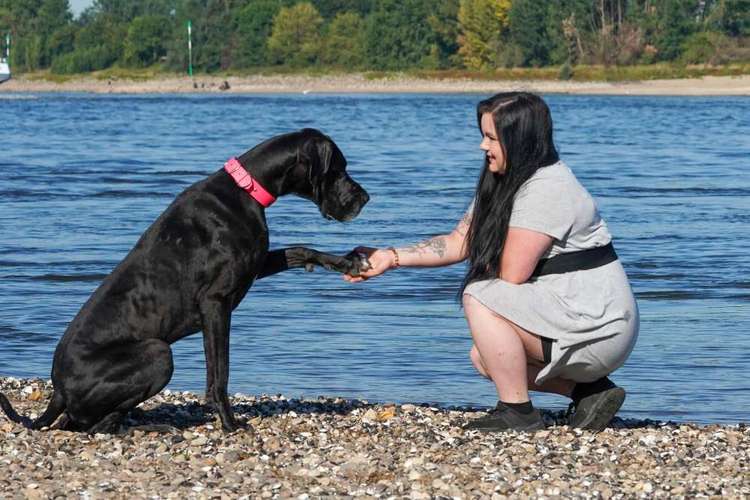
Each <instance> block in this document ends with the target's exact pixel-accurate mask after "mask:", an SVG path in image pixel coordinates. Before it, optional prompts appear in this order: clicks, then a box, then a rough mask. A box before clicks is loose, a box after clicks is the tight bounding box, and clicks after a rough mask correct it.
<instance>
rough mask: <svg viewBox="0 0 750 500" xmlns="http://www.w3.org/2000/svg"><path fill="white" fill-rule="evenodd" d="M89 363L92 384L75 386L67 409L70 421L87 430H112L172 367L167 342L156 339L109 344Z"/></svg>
mask: <svg viewBox="0 0 750 500" xmlns="http://www.w3.org/2000/svg"><path fill="white" fill-rule="evenodd" d="M92 365H93V366H90V367H89V372H90V373H92V374H95V375H96V378H95V382H94V385H93V386H78V387H76V395H77V396H78V397H77V398H71V401H70V406H69V408H68V410H67V413H68V415H69V416H70V419H71V420H72V424H73V425H74V426H75V427H76V428H81V429H84V430H87V431H88V432H90V433H96V432H102V433H112V432H116V431H117V430H118V428H119V424H120V422H121V420H122V418H123V417H124V416H125V415H127V413H128V412H129V411H130V410H132V409H133V408H135V407H136V406H138V405H139V404H140V403H142V402H143V401H146V400H147V399H148V398H150V397H151V396H153V395H155V394H157V393H158V392H159V391H160V390H162V389H163V388H164V386H166V385H167V383H169V380H170V379H171V378H172V371H173V369H174V365H173V362H172V350H171V349H170V347H169V344H167V343H166V342H164V341H162V340H158V339H147V340H143V341H140V342H133V343H130V344H126V345H117V346H112V347H109V348H107V349H106V351H104V352H102V353H100V354H99V355H98V357H97V359H96V361H95V362H94V363H92Z"/></svg>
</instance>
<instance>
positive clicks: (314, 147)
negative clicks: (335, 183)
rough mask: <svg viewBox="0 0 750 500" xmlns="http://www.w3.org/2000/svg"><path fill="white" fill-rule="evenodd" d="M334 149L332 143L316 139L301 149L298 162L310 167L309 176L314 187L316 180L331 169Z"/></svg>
mask: <svg viewBox="0 0 750 500" xmlns="http://www.w3.org/2000/svg"><path fill="white" fill-rule="evenodd" d="M334 147H335V146H334V145H333V143H331V141H328V140H321V139H317V138H316V139H313V140H309V141H307V142H306V143H305V144H304V145H303V146H302V147H301V148H300V150H299V153H298V161H299V163H301V164H306V165H308V166H309V168H308V170H307V176H308V178H309V180H310V182H311V183H312V184H313V185H315V184H316V183H315V182H314V179H316V178H320V177H322V176H323V175H325V174H326V172H328V169H329V168H331V161H332V158H333V153H334V151H333V148H334Z"/></svg>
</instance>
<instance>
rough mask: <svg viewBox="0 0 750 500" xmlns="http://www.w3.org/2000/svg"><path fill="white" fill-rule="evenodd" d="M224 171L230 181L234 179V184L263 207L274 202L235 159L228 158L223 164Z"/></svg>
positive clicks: (270, 195)
mask: <svg viewBox="0 0 750 500" xmlns="http://www.w3.org/2000/svg"><path fill="white" fill-rule="evenodd" d="M224 170H226V171H227V173H228V174H229V175H231V176H232V179H234V182H236V183H237V185H238V186H239V187H241V188H242V189H244V190H245V191H247V194H249V195H250V196H252V197H253V198H255V200H256V201H257V202H258V203H260V204H261V205H263V206H264V207H266V208H267V207H269V206H270V205H271V204H272V203H273V202H274V201H276V198H275V197H274V196H273V195H272V194H271V193H269V192H268V191H266V190H265V189H264V188H263V186H261V185H260V183H259V182H258V181H257V180H256V179H253V176H252V175H250V173H249V172H248V171H247V170H245V169H244V168H243V166H242V165H241V164H240V162H239V161H238V160H237V158H230V159H229V161H227V162H226V163H225V164H224Z"/></svg>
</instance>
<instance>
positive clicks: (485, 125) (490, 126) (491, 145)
mask: <svg viewBox="0 0 750 500" xmlns="http://www.w3.org/2000/svg"><path fill="white" fill-rule="evenodd" d="M479 147H480V148H481V149H482V150H483V151H484V152H485V153H487V163H488V168H489V169H490V172H495V173H496V174H504V173H505V152H503V147H502V146H501V145H500V138H499V137H498V136H497V131H496V130H495V119H494V118H493V117H492V113H484V114H483V115H482V143H481V144H480V145H479Z"/></svg>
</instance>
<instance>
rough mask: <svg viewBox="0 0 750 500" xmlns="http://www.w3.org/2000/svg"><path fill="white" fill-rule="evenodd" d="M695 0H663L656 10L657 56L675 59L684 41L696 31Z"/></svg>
mask: <svg viewBox="0 0 750 500" xmlns="http://www.w3.org/2000/svg"><path fill="white" fill-rule="evenodd" d="M695 7H696V2H695V0H663V1H662V2H661V4H660V5H659V10H658V16H659V20H658V24H657V26H658V33H657V36H656V40H655V42H656V48H657V49H658V51H659V52H658V55H657V58H658V59H660V60H663V61H672V60H675V59H677V58H678V57H679V56H680V54H681V53H682V46H683V44H684V43H685V41H686V40H687V39H688V37H690V35H691V34H693V33H694V32H695V31H696V28H697V26H696V23H695V14H694V13H695Z"/></svg>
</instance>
